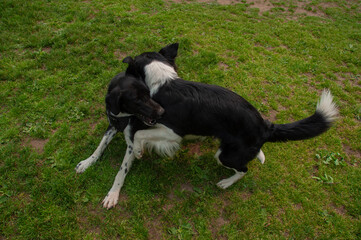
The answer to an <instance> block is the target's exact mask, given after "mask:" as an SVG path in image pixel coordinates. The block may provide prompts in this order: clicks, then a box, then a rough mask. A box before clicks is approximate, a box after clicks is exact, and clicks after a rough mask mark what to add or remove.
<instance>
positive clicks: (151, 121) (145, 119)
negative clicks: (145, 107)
mask: <svg viewBox="0 0 361 240" xmlns="http://www.w3.org/2000/svg"><path fill="white" fill-rule="evenodd" d="M136 116H137V117H138V118H139V119H140V120H142V121H143V123H144V124H145V125H147V126H150V127H151V126H154V125H155V124H156V123H157V120H155V119H152V118H149V117H146V116H144V115H141V114H136Z"/></svg>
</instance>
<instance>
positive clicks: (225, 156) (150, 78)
mask: <svg viewBox="0 0 361 240" xmlns="http://www.w3.org/2000/svg"><path fill="white" fill-rule="evenodd" d="M177 52H178V44H177V43H175V44H171V45H168V46H166V47H164V48H162V49H161V50H160V51H159V52H146V53H143V54H141V55H139V56H136V57H135V58H134V59H132V58H131V57H126V58H125V59H124V60H123V62H125V63H128V68H127V74H128V75H130V76H135V77H137V78H139V77H140V78H141V79H142V81H143V83H144V84H145V85H146V87H148V88H149V90H150V97H151V98H149V99H153V100H154V101H156V102H157V103H159V104H160V105H161V106H162V107H163V108H164V110H165V111H164V114H163V115H162V117H161V118H160V119H158V121H157V124H155V125H154V126H153V127H152V128H148V129H145V130H140V131H137V132H136V133H135V135H134V155H135V157H136V158H140V157H142V154H143V151H144V149H145V148H146V147H147V146H148V145H151V146H153V145H154V144H155V143H157V142H162V144H163V145H162V146H158V145H157V144H156V145H157V146H158V147H159V148H163V151H162V152H164V153H166V154H167V155H172V153H173V152H174V150H176V148H177V146H179V143H180V141H181V139H182V138H183V137H184V136H185V135H188V134H191V135H200V136H214V137H216V138H218V139H220V142H221V145H220V148H219V150H218V151H217V153H216V155H215V158H216V159H217V160H218V162H219V163H221V164H222V165H224V166H225V167H227V168H230V169H233V170H234V171H235V174H234V175H233V176H231V177H229V178H227V179H223V180H222V181H220V182H219V183H218V184H217V185H218V186H219V187H220V188H223V189H225V188H227V187H229V186H231V185H232V184H233V183H235V182H236V181H238V180H239V179H241V178H242V177H243V176H244V175H245V174H246V172H247V171H248V168H247V164H248V162H250V161H251V160H252V159H253V158H255V157H256V156H257V155H258V158H259V159H260V160H261V161H264V155H263V153H262V151H261V147H262V145H263V144H264V143H266V142H283V141H290V140H302V139H308V138H312V137H315V136H317V135H320V134H321V133H323V132H325V131H327V130H328V129H329V128H330V127H331V125H332V123H333V122H334V121H335V119H336V118H337V114H338V110H337V108H336V106H335V104H334V102H333V97H332V95H331V93H330V92H329V91H327V90H325V91H323V93H322V95H321V99H320V101H319V103H318V105H317V108H316V111H315V113H314V114H313V115H312V116H310V117H308V118H305V119H302V120H300V121H297V122H293V123H289V124H273V123H271V122H269V121H267V120H264V119H263V118H262V117H261V115H260V113H259V112H258V111H257V110H256V109H255V108H254V107H253V106H252V105H251V104H250V103H248V102H247V101H246V100H245V99H244V98H242V97H241V96H239V95H237V94H236V93H234V92H232V91H230V90H228V89H225V88H222V87H219V86H214V85H208V84H203V83H198V82H191V81H185V80H183V79H181V78H179V77H178V75H177V72H176V65H175V58H176V56H177ZM137 86H138V87H141V85H137ZM143 87H144V86H143ZM122 91H123V92H127V91H128V90H127V89H126V88H123V89H122ZM140 97H142V96H140ZM131 102H132V100H130V99H126V98H123V102H122V107H121V109H120V111H121V112H122V114H130V113H133V114H135V115H136V114H137V113H138V111H137V109H132V112H130V110H127V109H129V107H127V105H130V104H132V103H131Z"/></svg>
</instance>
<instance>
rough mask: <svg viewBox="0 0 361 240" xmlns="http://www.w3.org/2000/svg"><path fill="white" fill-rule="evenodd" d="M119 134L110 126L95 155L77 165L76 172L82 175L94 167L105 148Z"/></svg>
mask: <svg viewBox="0 0 361 240" xmlns="http://www.w3.org/2000/svg"><path fill="white" fill-rule="evenodd" d="M117 132H118V131H117V130H116V129H115V127H113V126H111V125H109V127H108V129H107V131H106V132H105V134H104V136H103V138H102V140H101V141H100V143H99V146H98V147H97V149H96V150H95V151H94V153H93V154H92V155H91V156H90V157H88V158H87V159H85V160H83V161H81V162H79V163H78V165H76V167H75V171H76V172H77V173H82V172H84V171H85V170H86V169H87V168H88V167H90V166H91V165H93V164H94V163H95V162H96V161H97V160H98V159H99V158H100V156H101V155H102V154H103V152H104V150H105V148H106V147H107V146H108V145H109V143H110V141H112V139H113V138H114V136H115V134H116V133H117Z"/></svg>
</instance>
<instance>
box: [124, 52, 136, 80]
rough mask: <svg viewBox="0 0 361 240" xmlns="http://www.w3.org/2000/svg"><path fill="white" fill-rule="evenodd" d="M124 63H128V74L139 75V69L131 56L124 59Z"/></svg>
mask: <svg viewBox="0 0 361 240" xmlns="http://www.w3.org/2000/svg"><path fill="white" fill-rule="evenodd" d="M123 63H128V67H127V70H126V71H125V72H126V74H131V75H133V76H138V75H139V74H138V71H137V68H136V65H135V61H134V59H133V58H132V57H131V56H128V57H126V58H124V59H123Z"/></svg>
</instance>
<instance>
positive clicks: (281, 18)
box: [0, 0, 361, 239]
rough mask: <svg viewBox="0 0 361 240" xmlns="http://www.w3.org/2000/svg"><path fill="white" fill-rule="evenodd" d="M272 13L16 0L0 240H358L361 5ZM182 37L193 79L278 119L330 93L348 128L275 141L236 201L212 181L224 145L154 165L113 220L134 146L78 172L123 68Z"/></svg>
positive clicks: (139, 164) (0, 75) (306, 109)
mask: <svg viewBox="0 0 361 240" xmlns="http://www.w3.org/2000/svg"><path fill="white" fill-rule="evenodd" d="M271 2H272V5H271V6H273V8H272V9H271V10H269V11H264V12H261V11H259V10H258V9H257V8H254V7H253V4H251V3H250V2H248V1H242V2H239V3H237V4H230V5H221V4H217V3H216V2H212V1H210V2H209V3H198V2H197V1H184V2H181V3H175V2H172V1H162V0H156V1H141V0H131V1H64V0H60V1H50V0H49V1H38V0H34V1H21V2H19V1H12V0H3V1H2V2H1V4H0V15H1V18H0V29H1V31H0V55H1V58H0V99H1V101H0V114H1V115H0V144H1V146H0V184H1V185H0V186H1V189H0V211H1V214H0V238H4V239H80V238H81V239H147V238H149V239H211V238H214V239H219V238H223V239H260V238H262V239H306V238H307V239H359V238H360V237H361V218H360V215H361V198H360V197H361V187H360V182H361V168H360V164H361V161H360V158H361V157H360V156H361V142H360V139H361V128H360V126H361V125H360V113H361V101H360V100H361V43H360V39H361V27H360V21H361V15H360V1H344V0H333V1H325V0H312V1H303V2H299V1H278V0H275V1H271ZM297 9H301V10H303V12H302V13H299V14H298V11H297ZM308 13H310V14H308ZM308 15H312V16H308ZM176 41H177V42H179V43H180V51H179V57H178V59H177V63H178V66H179V75H180V76H181V77H183V78H184V79H187V80H193V81H199V82H205V83H211V84H217V85H221V86H223V87H227V88H229V89H232V90H233V91H235V92H237V93H239V94H240V95H242V96H243V97H245V98H246V99H247V100H248V101H250V102H251V103H252V104H253V105H254V106H256V107H257V108H258V109H259V110H260V112H261V113H262V114H263V115H264V116H265V117H266V118H268V119H271V120H272V121H275V122H277V123H286V122H290V121H294V120H297V119H301V118H304V117H306V116H308V115H310V114H311V113H312V112H313V111H314V109H315V106H316V102H317V99H318V97H319V95H320V92H321V91H322V89H324V88H329V89H330V90H331V91H332V93H333V94H334V96H335V101H336V102H337V104H338V106H339V109H340V119H339V120H338V122H337V123H336V124H335V126H334V127H333V128H332V129H331V130H330V131H328V132H327V133H325V134H323V135H322V136H320V137H317V138H314V139H310V140H306V141H300V142H288V143H277V144H272V143H269V144H266V145H265V146H264V147H263V151H264V153H265V155H266V163H265V165H260V164H259V163H258V161H253V162H252V163H250V165H249V169H250V171H249V172H248V174H247V175H246V176H245V177H244V178H243V179H242V180H241V181H239V182H238V183H237V184H235V185H234V186H232V187H231V188H229V189H227V190H225V191H223V190H220V189H218V188H217V187H216V186H215V183H216V182H218V181H219V180H220V179H222V178H224V177H228V176H230V174H232V172H231V171H229V170H227V169H224V168H222V167H220V166H218V165H217V164H216V161H215V160H214V158H213V155H214V153H215V151H216V149H217V142H216V141H215V140H213V139H207V140H206V141H205V142H203V143H185V146H188V148H187V147H185V148H183V149H182V151H180V152H179V154H178V155H177V156H176V157H175V158H174V159H167V158H160V157H158V156H156V155H147V156H145V157H144V158H143V159H142V160H137V161H135V163H134V167H133V168H132V170H131V172H130V174H129V175H128V177H127V179H126V181H125V186H124V187H123V189H122V190H121V195H120V202H119V204H118V206H117V207H116V208H115V209H112V210H109V211H108V210H105V209H103V208H102V207H101V204H100V202H101V201H102V199H103V197H104V196H105V195H106V193H107V191H108V190H109V188H110V187H111V185H112V183H113V180H114V177H115V174H116V172H117V170H118V168H119V166H120V160H121V159H122V157H123V154H124V151H125V141H124V139H123V136H122V135H121V134H119V135H118V136H117V137H116V138H115V139H114V140H113V142H112V144H111V145H110V146H109V147H108V148H107V150H106V151H105V153H104V155H103V157H102V161H99V162H98V163H97V164H96V165H95V166H93V167H91V168H90V169H88V170H87V171H86V172H85V173H84V174H81V175H77V174H76V173H75V171H74V167H75V166H76V164H77V163H78V162H79V161H81V160H83V159H85V158H87V157H88V156H89V155H90V154H91V153H92V152H93V151H94V150H95V148H96V147H97V145H98V143H99V141H100V138H101V136H102V134H103V132H104V131H105V129H106V127H107V120H106V117H105V113H104V95H105V93H106V88H107V84H108V83H109V81H110V79H111V78H112V77H113V76H114V75H115V74H116V73H118V72H120V71H123V70H124V69H125V67H126V66H125V64H122V62H121V61H122V59H123V58H124V57H125V56H128V55H132V56H134V55H136V54H139V53H141V52H144V51H150V50H157V49H160V48H161V47H163V46H165V45H167V44H169V43H172V42H176ZM200 152H201V154H200Z"/></svg>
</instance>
